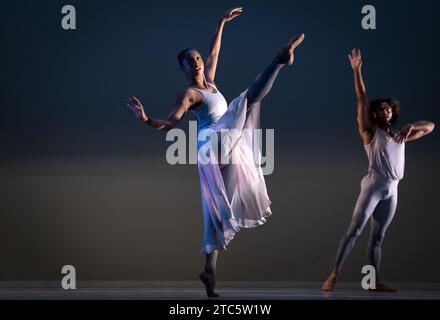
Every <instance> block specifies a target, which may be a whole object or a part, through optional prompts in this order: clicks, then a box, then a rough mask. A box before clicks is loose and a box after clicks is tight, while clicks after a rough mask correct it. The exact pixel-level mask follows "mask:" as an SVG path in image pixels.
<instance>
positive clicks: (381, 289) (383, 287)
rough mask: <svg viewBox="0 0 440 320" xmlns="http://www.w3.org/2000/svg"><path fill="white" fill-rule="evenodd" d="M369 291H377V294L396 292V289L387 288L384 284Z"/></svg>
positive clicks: (378, 284)
mask: <svg viewBox="0 0 440 320" xmlns="http://www.w3.org/2000/svg"><path fill="white" fill-rule="evenodd" d="M369 291H375V292H396V290H395V289H392V288H390V287H387V286H386V285H384V284H383V283H377V284H376V289H369Z"/></svg>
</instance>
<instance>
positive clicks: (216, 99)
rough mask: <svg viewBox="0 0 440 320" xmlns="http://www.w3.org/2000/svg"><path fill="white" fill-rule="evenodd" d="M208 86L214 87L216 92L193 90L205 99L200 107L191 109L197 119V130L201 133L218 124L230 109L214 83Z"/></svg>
mask: <svg viewBox="0 0 440 320" xmlns="http://www.w3.org/2000/svg"><path fill="white" fill-rule="evenodd" d="M208 84H209V85H210V86H211V87H213V88H214V89H215V90H216V92H214V93H213V92H209V91H207V90H203V89H198V88H193V89H195V90H197V91H199V92H200V93H201V94H202V95H203V98H204V100H203V102H202V104H201V105H200V106H198V107H197V108H195V109H191V112H192V113H193V114H194V116H195V117H196V118H197V129H198V130H199V131H200V129H203V128H206V127H209V126H210V125H212V124H214V123H216V122H217V121H218V120H219V119H220V118H221V116H222V115H223V114H225V112H226V110H227V109H228V104H227V102H226V100H225V98H224V97H223V95H222V94H221V93H220V91H218V89H217V88H216V87H215V86H214V85H213V84H212V83H209V82H208Z"/></svg>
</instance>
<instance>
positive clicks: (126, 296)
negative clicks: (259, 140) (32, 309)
mask: <svg viewBox="0 0 440 320" xmlns="http://www.w3.org/2000/svg"><path fill="white" fill-rule="evenodd" d="M171 284H172V283H171ZM171 284H170V283H168V284H167V285H166V286H163V287H160V284H156V285H154V286H145V287H140V286H137V287H125V288H124V287H120V286H118V287H113V288H112V287H105V288H103V287H99V288H93V287H87V288H84V287H82V288H80V286H78V289H76V290H68V291H65V290H62V289H59V288H44V289H42V288H35V287H34V288H11V287H9V288H5V287H3V288H1V287H0V300H22V299H26V300H54V299H55V300H206V299H207V298H206V296H205V292H204V290H203V289H202V288H201V286H200V285H198V284H191V285H187V286H185V285H182V284H181V283H176V285H174V286H172V285H171ZM390 286H391V284H390ZM414 287H415V286H414V285H408V286H404V285H402V284H399V286H395V288H397V289H398V291H397V292H394V293H375V292H369V291H365V290H362V289H360V288H353V286H350V285H348V286H345V287H344V286H343V285H340V286H339V287H338V288H337V289H335V290H334V291H333V292H321V291H320V290H319V286H313V285H308V286H302V287H301V286H297V287H294V286H291V287H288V286H284V287H280V286H279V285H277V286H273V287H270V285H268V284H266V285H265V286H264V287H257V286H255V287H252V286H249V285H245V286H242V287H241V288H240V287H238V286H236V285H235V286H232V285H225V286H223V287H222V286H221V285H218V289H217V292H218V293H219V294H220V295H221V296H220V297H219V298H215V299H213V300H440V290H438V288H428V289H427V288H414Z"/></svg>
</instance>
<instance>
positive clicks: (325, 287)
mask: <svg viewBox="0 0 440 320" xmlns="http://www.w3.org/2000/svg"><path fill="white" fill-rule="evenodd" d="M337 280H338V275H337V273H335V272H332V273H331V274H330V275H329V277H328V278H327V279H326V280H325V281H324V283H323V284H322V286H321V291H333V289H334V287H335V284H336V281H337Z"/></svg>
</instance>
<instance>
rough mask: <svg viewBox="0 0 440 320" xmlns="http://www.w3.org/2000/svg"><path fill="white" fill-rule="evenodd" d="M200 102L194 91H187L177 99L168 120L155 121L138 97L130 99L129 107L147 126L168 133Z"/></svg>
mask: <svg viewBox="0 0 440 320" xmlns="http://www.w3.org/2000/svg"><path fill="white" fill-rule="evenodd" d="M199 102H200V96H198V95H197V93H196V92H195V91H194V90H193V89H190V88H188V89H186V90H185V91H183V92H182V93H181V94H180V95H179V96H178V97H177V99H176V103H175V105H174V109H173V110H172V111H171V113H170V114H169V115H168V118H167V119H166V120H160V119H153V118H151V117H149V116H148V115H147V114H146V113H145V110H144V106H143V105H142V103H141V102H140V101H139V99H138V98H136V97H130V98H128V102H127V106H128V107H129V108H130V109H131V110H132V111H133V112H134V113H135V114H136V116H137V117H138V118H139V119H140V120H142V121H143V122H144V123H145V124H148V125H149V126H151V127H153V128H155V129H158V130H163V131H168V130H171V129H172V128H174V127H175V126H176V125H177V123H179V121H180V120H181V119H182V118H183V116H184V115H185V114H186V113H187V112H188V110H189V108H191V106H193V105H194V104H197V103H199Z"/></svg>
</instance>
